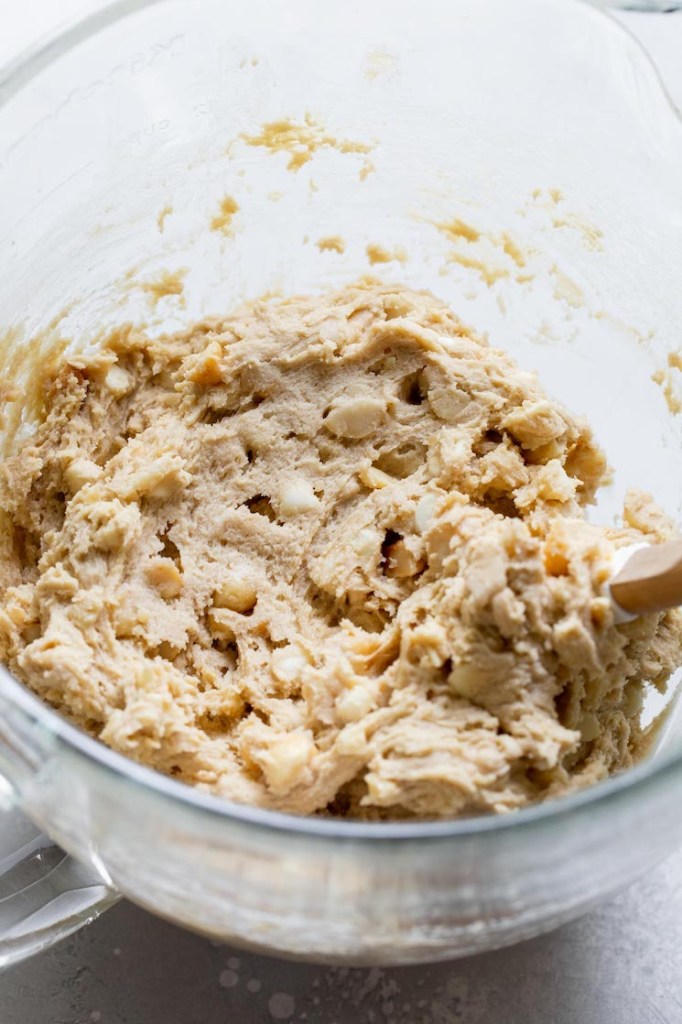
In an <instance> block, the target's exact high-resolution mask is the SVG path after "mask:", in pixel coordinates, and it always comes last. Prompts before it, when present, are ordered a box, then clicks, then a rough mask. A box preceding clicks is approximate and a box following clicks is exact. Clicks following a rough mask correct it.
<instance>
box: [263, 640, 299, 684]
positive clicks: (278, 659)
mask: <svg viewBox="0 0 682 1024" xmlns="http://www.w3.org/2000/svg"><path fill="white" fill-rule="evenodd" d="M307 665H308V659H307V658H306V656H305V654H304V653H303V651H302V650H301V648H300V647H298V646H297V645H296V644H289V645H288V646H287V647H279V648H277V650H275V651H273V653H272V658H271V660H270V666H271V668H272V674H273V675H274V677H275V679H279V681H280V682H281V683H295V682H297V681H298V680H299V679H300V678H301V673H302V672H303V670H304V669H305V668H306V667H307Z"/></svg>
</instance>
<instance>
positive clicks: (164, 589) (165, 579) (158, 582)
mask: <svg viewBox="0 0 682 1024" xmlns="http://www.w3.org/2000/svg"><path fill="white" fill-rule="evenodd" d="M145 576H146V578H147V582H148V583H149V584H150V586H152V587H154V588H155V589H156V590H158V592H159V594H160V595H161V597H162V598H163V599H164V600H166V601H170V600H172V599H173V598H174V597H179V595H180V593H181V592H182V573H181V572H180V570H179V569H178V567H177V565H176V564H175V562H173V561H172V560H171V559H170V558H156V559H154V561H153V562H151V563H150V564H149V565H148V566H147V568H146V570H145Z"/></svg>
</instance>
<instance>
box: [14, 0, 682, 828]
mask: <svg viewBox="0 0 682 1024" xmlns="http://www.w3.org/2000/svg"><path fill="white" fill-rule="evenodd" d="M167 2H169V0H110V2H109V3H106V4H105V5H104V6H103V7H99V8H97V9H95V10H92V11H90V12H87V13H85V14H84V15H82V14H81V15H77V16H76V17H74V18H73V19H71V20H69V21H66V22H65V23H62V24H61V25H58V26H57V27H56V28H55V29H53V30H52V31H50V32H48V33H47V34H45V35H44V36H43V37H42V38H40V39H39V40H38V41H37V42H36V43H34V44H32V45H30V46H29V47H27V48H25V49H24V50H23V51H21V52H20V53H19V54H18V55H17V56H15V57H13V58H11V59H10V60H9V61H7V62H6V63H5V64H3V65H1V66H0V113H1V112H2V109H3V107H4V106H6V105H7V104H8V103H9V102H10V101H11V100H12V98H13V97H15V96H16V95H19V94H20V93H21V90H22V89H23V88H24V87H25V86H26V85H28V84H29V83H30V82H31V81H32V80H33V79H34V78H36V77H37V76H38V75H39V74H40V73H41V72H42V71H44V70H46V69H48V68H49V67H50V66H51V65H52V64H54V63H56V62H57V61H58V60H59V59H61V58H62V57H63V56H65V55H67V54H68V53H69V52H70V51H71V50H74V49H76V48H77V47H78V46H79V44H81V43H82V42H85V41H87V40H88V39H90V38H92V37H93V36H95V35H97V34H98V33H100V32H101V31H103V30H105V29H106V28H108V27H110V26H112V25H115V24H117V23H119V22H121V21H123V20H124V19H125V18H126V17H128V16H130V15H134V14H137V13H139V12H141V11H143V10H145V9H147V8H152V7H155V6H159V5H161V4H163V3H167ZM527 2H529V3H531V4H535V3H537V2H538V0H527ZM542 3H543V7H544V12H545V13H546V10H547V8H549V7H554V8H556V9H557V10H559V9H564V10H566V9H568V8H569V7H570V8H572V9H573V10H575V11H576V12H581V16H584V17H590V18H592V19H593V20H594V21H596V22H597V23H598V24H599V25H600V26H601V28H602V30H604V31H610V32H613V33H615V34H617V35H618V36H620V38H621V39H623V40H624V39H627V40H628V43H629V45H630V46H631V47H633V48H634V50H635V51H636V52H637V54H638V59H639V60H640V61H641V62H642V66H644V67H646V69H647V73H648V74H649V75H653V76H654V79H655V80H657V84H658V87H659V89H660V95H661V99H662V100H664V101H665V103H666V105H667V106H668V108H669V114H670V116H672V117H673V118H674V119H675V121H676V122H677V123H678V127H680V128H682V112H679V111H678V110H677V108H676V106H675V104H674V102H673V100H672V98H671V96H670V94H669V92H668V90H667V88H666V86H665V83H664V82H663V79H662V77H661V74H660V72H659V70H658V68H657V66H656V65H655V63H654V61H653V59H652V58H651V57H650V56H649V54H648V53H647V51H646V49H645V48H644V47H643V46H642V44H641V43H640V42H639V40H637V39H636V37H635V36H634V35H633V34H632V32H631V31H630V30H629V29H628V28H627V27H626V26H625V25H623V24H622V23H621V22H619V21H617V20H616V18H615V17H614V16H613V15H612V14H610V13H609V12H607V11H605V10H603V9H601V8H597V7H595V6H594V5H593V3H592V2H591V0H542ZM0 698H2V699H5V700H7V701H8V702H9V703H10V704H11V705H13V706H15V707H17V708H18V709H19V710H20V711H21V712H23V713H24V714H25V715H26V716H27V717H28V718H29V719H30V724H31V726H32V727H34V728H37V729H38V730H40V731H41V732H42V733H43V734H44V735H47V736H48V737H49V738H50V740H51V741H56V742H57V743H59V744H63V745H64V746H65V747H66V748H67V749H68V750H69V751H70V752H73V753H75V754H76V755H77V756H79V757H81V758H84V759H85V760H87V761H89V762H93V761H94V762H96V763H97V765H98V766H99V767H100V768H102V769H104V770H105V772H107V773H108V774H111V775H113V776H115V778H116V781H117V782H123V783H127V782H128V783H133V784H135V785H138V786H140V787H142V788H143V789H144V790H145V791H152V792H155V793H157V794H158V795H159V796H160V797H162V798H165V799H167V800H169V801H171V802H174V803H177V802H180V803H181V804H183V805H184V808H185V809H187V810H188V811H190V812H191V811H194V812H197V813H199V814H201V815H204V816H205V815H209V816H210V817H212V818H214V819H222V820H227V821H230V822H232V823H234V824H242V825H245V826H253V827H258V828H260V829H262V830H267V831H276V832H279V833H287V834H291V835H299V836H305V837H309V838H315V839H318V840H334V841H336V842H338V841H339V840H355V841H358V840H372V841H376V840H391V841H393V842H395V841H414V840H424V839H427V838H432V839H441V840H449V839H457V838H459V837H464V836H475V835H482V834H485V833H495V834H497V833H502V832H505V833H506V832H508V831H510V830H514V831H515V832H518V831H520V830H521V829H524V828H528V827H532V826H539V825H546V824H548V823H553V822H555V821H558V820H559V819H561V820H566V819H567V818H569V817H571V816H573V817H577V816H581V817H582V815H583V814H584V813H590V812H591V811H592V809H593V808H595V809H596V808H597V807H603V805H604V804H612V803H614V802H615V801H617V800H620V799H622V798H624V797H625V796H629V794H632V795H633V798H634V797H635V795H640V796H641V795H642V794H643V793H644V792H645V791H646V790H648V789H649V788H650V787H651V786H653V785H654V784H658V782H659V781H662V780H663V779H664V778H668V777H669V778H673V777H676V778H677V780H678V781H682V750H680V751H672V752H670V753H668V754H665V755H662V756H661V757H660V758H658V759H657V760H656V761H645V762H642V763H641V764H639V765H636V766H635V767H633V768H631V769H629V770H628V771H626V772H624V773H622V774H620V775H616V776H612V777H611V778H608V779H605V780H603V781H602V782H599V783H597V784H595V785H593V786H591V787H589V788H586V789H584V790H579V791H576V792H575V793H572V794H570V795H568V796H564V797H561V798H557V799H552V800H548V801H545V802H543V803H540V804H533V805H530V806H528V807H524V808H521V809H520V810H518V811H514V812H512V813H509V814H505V815H493V814H489V815H483V816H480V817H468V818H454V819H439V820H428V821H407V822H395V821H394V822H391V821H387V822H364V821H358V820H346V819H331V818H330V819H325V818H316V817H302V816H296V815H292V814H288V813H285V812H282V811H275V810H267V809H264V808H259V807H256V806H252V805H246V804H239V803H236V802H234V801H232V800H230V799H228V798H226V797H222V796H218V795H215V794H212V793H209V792H204V791H201V790H199V789H197V788H196V787H193V786H191V785H189V784H186V783H182V782H179V781H178V780H177V779H174V778H172V777H170V776H166V775H163V774H162V773H160V772H157V771H155V770H153V769H151V768H148V767H146V766H145V765H142V764H139V763H137V762H135V761H133V760H132V759H131V758H128V757H126V756H124V755H123V754H120V753H118V752H117V751H115V750H112V749H110V748H109V747H107V746H105V745H104V744H103V743H101V742H100V741H99V740H97V739H95V738H94V737H92V736H90V735H88V734H87V733H85V732H84V731H82V730H81V729H79V728H78V727H77V726H75V725H73V724H72V723H71V722H69V721H68V720H67V719H66V718H63V717H62V716H61V715H59V714H58V713H57V712H56V711H55V710H54V709H53V708H51V707H50V706H49V705H47V704H46V703H44V702H43V701H42V700H41V699H40V698H39V697H38V696H37V695H36V694H34V693H32V692H31V691H30V690H28V689H27V688H26V687H25V686H24V685H23V684H22V683H20V682H19V681H18V680H17V679H15V678H14V677H13V676H12V675H11V674H10V672H9V671H8V670H7V669H6V668H4V667H3V666H2V665H0ZM675 700H676V699H675Z"/></svg>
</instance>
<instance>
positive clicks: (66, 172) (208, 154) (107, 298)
mask: <svg viewBox="0 0 682 1024" xmlns="http://www.w3.org/2000/svg"><path fill="white" fill-rule="evenodd" d="M0 104H1V106H0V239H1V241H0V272H1V277H0V280H2V292H1V294H0V323H2V325H3V326H4V328H5V333H4V335H3V344H2V346H0V354H1V358H2V363H3V369H4V372H5V375H7V376H9V377H10V378H11V379H13V380H16V381H18V382H19V383H23V384H24V385H25V387H26V395H27V398H26V401H25V402H24V403H23V404H17V403H14V404H13V405H12V404H5V406H4V408H3V420H2V423H3V436H2V439H3V443H4V447H5V448H6V449H8V448H9V449H11V447H12V446H13V445H14V444H16V441H17V439H18V438H20V437H21V436H24V435H25V434H26V433H27V432H28V431H29V430H30V429H31V419H32V416H34V415H35V409H36V407H37V405H38V404H39V395H37V394H36V388H35V386H34V387H33V390H32V389H31V385H32V381H33V383H34V385H35V380H36V376H35V371H36V365H37V363H38V362H40V361H43V360H46V359H49V357H50V353H51V352H52V351H53V350H54V346H55V345H64V344H67V345H68V346H69V348H70V349H72V350H78V349H80V348H83V347H84V346H88V345H91V344H96V343H97V337H98V336H100V337H101V334H102V332H104V331H106V330H107V329H108V328H110V327H111V326H114V325H117V324H120V323H121V322H122V321H125V320H132V321H134V322H138V323H139V322H144V323H146V324H147V325H148V329H149V330H150V331H152V332H157V333H158V332H162V331H166V330H171V329H174V328H178V327H181V326H182V325H184V324H187V323H188V322H190V321H192V320H195V319H197V318H199V317H201V316H204V315H207V314H210V313H217V314H221V313H225V312H226V311H229V310H230V308H231V307H232V306H233V305H234V304H235V303H236V302H237V301H238V300H240V299H242V298H244V297H253V296H257V295H261V294H262V293H264V292H267V291H273V290H281V291H282V292H284V293H291V292H295V291H297V292H300V291H309V290H315V289H320V288H322V287H326V286H330V285H333V284H340V283H342V282H346V281H348V280H351V279H354V278H356V277H357V276H358V275H360V274H364V273H367V272H368V271H369V270H371V271H372V273H374V274H375V275H376V276H379V277H381V278H383V279H390V280H394V281H395V280H398V281H402V282H405V283H406V284H408V285H410V286H412V287H417V288H421V287H426V288H430V289H431V290H432V291H434V292H435V293H436V294H437V295H439V296H440V297H442V298H443V299H445V300H446V301H448V302H449V303H451V304H452V306H454V308H455V309H456V310H457V311H458V312H459V313H460V314H461V315H462V317H463V318H464V319H465V320H467V321H469V322H471V323H472V324H474V325H476V326H477V327H478V328H480V329H482V330H485V331H487V332H488V333H489V335H490V338H491V340H492V341H493V342H494V343H495V344H499V345H500V346H502V347H504V348H506V349H508V350H509V351H510V352H511V353H512V354H513V356H515V357H516V358H517V359H518V361H519V362H520V363H521V364H522V365H523V366H524V367H527V368H533V369H536V370H538V372H539V373H540V376H541V379H542V380H543V381H544V382H545V384H546V386H547V387H548V388H549V390H550V391H551V392H552V393H554V394H555V395H556V396H557V397H558V398H560V399H562V400H563V401H565V402H566V403H567V404H568V405H569V406H570V408H571V409H572V410H574V411H576V412H584V413H585V414H587V415H588V417H589V418H590V420H591V421H592V423H593V425H594V427H595V428H596V431H597V435H598V437H599V438H600V440H601V441H602V443H603V444H604V445H605V447H606V449H607V451H608V454H609V457H610V459H611V461H612V464H613V466H614V483H613V485H612V486H611V487H610V488H609V489H608V490H607V491H606V492H605V493H604V494H603V496H602V498H601V499H600V502H599V505H598V506H597V507H596V509H595V510H594V513H593V515H594V517H595V519H597V520H600V519H601V520H602V521H607V520H610V519H612V517H613V516H614V515H615V514H616V513H617V512H618V509H619V507H620V505H621V502H622V496H623V492H624V490H625V488H626V487H627V486H629V485H639V486H642V487H644V488H647V489H650V490H651V491H652V492H654V493H655V494H656V496H657V498H658V499H659V500H660V501H661V502H662V503H663V504H664V505H665V506H666V507H667V509H668V511H669V512H670V513H671V514H672V515H673V516H675V517H676V518H677V519H680V518H681V505H682V488H681V487H680V480H681V479H682V436H681V427H680V419H679V417H678V416H677V414H676V410H677V409H678V408H679V407H680V406H679V405H678V395H679V394H682V391H681V388H680V385H681V384H682V374H681V373H680V371H679V370H677V369H676V367H675V365H672V364H674V363H675V360H674V359H673V360H672V364H670V363H669V356H670V353H673V352H674V351H675V350H676V346H677V345H678V344H679V343H680V340H681V339H682V303H680V298H679V275H680V269H681V268H682V177H681V176H680V170H679V169H680V166H682V127H681V125H680V123H679V121H678V119H677V117H676V115H675V113H674V111H673V109H672V106H671V104H670V102H669V101H668V99H667V97H666V95H665V93H664V90H663V87H662V85H661V83H660V81H659V79H658V76H657V74H656V72H655V70H654V68H653V67H652V65H651V64H650V62H649V61H648V59H647V58H646V56H645V54H644V53H643V52H642V51H641V49H640V48H639V47H638V46H637V45H636V43H635V42H634V41H633V40H632V39H631V38H630V37H629V36H628V34H627V33H626V32H624V31H623V30H622V29H621V28H619V27H618V26H617V25H616V24H615V23H614V22H612V21H611V20H609V18H608V17H607V16H606V15H604V14H602V13H600V12H598V11H597V10H595V9H594V8H592V7H589V6H586V5H583V4H582V3H578V2H574V0H515V2H514V3H509V2H508V0H422V2H421V3H419V4H413V3H410V2H408V0H372V2H371V3H368V2H367V0H347V2H345V3H343V4H321V3H319V0H251V2H250V3H249V4H239V5H237V4H233V3H229V2H225V0H159V2H144V0H119V2H117V3H113V4H111V5H110V6H108V7H106V8H104V9H102V10H100V11H98V12H97V13H95V14H93V15H91V16H90V17H88V18H87V19H86V20H85V21H83V22H81V23H79V24H77V25H75V26H73V27H71V28H70V29H68V30H66V31H64V32H63V33H62V34H61V35H59V36H58V37H56V38H53V39H51V40H48V41H47V42H45V43H44V44H42V45H40V46H38V47H37V48H36V49H35V50H34V51H33V52H31V53H30V54H29V55H27V56H25V57H24V58H22V59H21V60H19V61H17V62H16V63H15V64H14V65H13V66H11V67H9V68H7V69H6V70H5V71H4V73H2V74H1V75H0ZM278 122H279V124H277V123H278ZM273 123H275V127H273V126H272V125H273ZM267 124H270V128H269V129H265V130H264V129H263V127H262V126H263V125H267ZM228 196H229V197H231V198H232V199H234V200H235V203H236V205H237V207H238V209H237V210H236V211H234V212H232V213H230V209H231V206H230V204H229V203H228V205H227V207H225V206H222V207H221V204H222V203H223V200H224V199H225V197H228ZM221 209H222V210H223V213H225V211H227V216H225V217H223V218H222V221H221V217H220V216H219V214H220V210H221ZM462 225H464V226H462ZM330 236H331V237H333V236H341V237H342V238H343V240H344V242H345V248H344V247H343V246H337V247H336V249H341V248H343V250H344V251H342V252H339V251H335V249H334V247H332V248H331V249H329V248H328V247H327V248H325V246H324V245H322V246H318V245H317V244H316V243H318V242H319V241H320V239H323V238H325V237H330ZM368 247H369V248H368ZM370 257H371V259H370ZM377 260H378V262H377ZM372 261H374V262H372ZM382 261H383V262H382ZM179 270H184V271H185V275H184V278H183V279H182V280H183V282H184V289H183V291H182V292H181V293H180V294H178V293H175V294H173V289H172V288H171V289H165V291H166V292H168V291H170V292H171V293H170V294H162V293H163V292H164V288H163V287H161V288H156V291H155V290H154V287H151V286H152V285H154V282H156V283H157V284H158V283H159V282H163V280H164V278H163V276H162V275H163V273H164V272H170V273H171V274H172V273H175V272H176V271H179ZM165 280H166V282H167V281H168V278H166V279H165ZM32 375H33V376H32ZM652 375H656V378H657V379H656V380H655V381H654V380H652ZM656 710H660V702H659V703H658V704H655V705H654V704H652V705H651V707H649V708H648V709H647V712H648V714H653V713H654V712H655V711H656ZM0 769H1V770H2V773H3V774H4V776H5V779H6V782H5V784H4V786H3V788H2V791H1V793H2V796H3V798H4V805H5V810H4V811H3V812H2V813H3V814H4V817H3V818H2V824H1V830H0V963H9V962H11V961H13V960H16V959H18V958H20V957H21V956H23V955H26V954H27V953H28V952H31V951H35V950H37V949H40V948H43V947H44V946H45V945H47V944H49V943H50V942H51V941H53V940H54V939H55V938H56V937H59V936H61V935H64V934H66V933H68V932H69V931H70V930H73V928H75V927H77V926H78V925H79V924H81V923H83V922H84V921H86V920H88V919H90V918H92V917H93V916H95V915H96V914H97V913H98V912H99V911H101V910H102V909H103V908H104V907H106V906H107V905H109V904H110V903H111V902H112V901H113V900H115V899H116V898H117V895H118V894H120V893H122V894H124V895H126V896H128V897H129V898H130V899H132V900H135V901H136V902H137V903H139V904H141V905H143V906H145V907H147V908H149V909H150V910H153V911H154V912H155V913H157V914H160V915H163V916H164V917H167V918H169V919H171V920H173V921H176V922H178V923H180V924H183V925H186V926H187V927H189V928H193V929H196V930H199V931H201V932H204V933H205V934H207V935H210V936H212V937H214V938H216V939H222V940H226V941H229V942H235V943H242V944H245V945H248V946H251V947H254V948H258V949H261V950H266V951H274V952H277V953H281V954H285V955H290V956H298V957H307V958H311V959H320V960H327V961H338V962H342V961H346V962H353V963H364V964H367V963H410V962H416V961H420V960H421V961H425V960H432V959H437V958H444V957H451V956H457V955H463V954H467V953H472V952H474V951H477V950H483V949H488V948H491V947H493V946H497V945H502V944H504V943H509V942H512V941H514V940H517V939H520V938H523V937H526V936H530V935H533V934H535V933H537V932H539V931H541V930H543V929H547V928H550V927H554V926H556V925H558V924H560V923H561V922H563V921H566V920H568V919H569V918H571V917H573V916H575V915H577V914H578V913H580V912H581V911H583V910H585V909H586V908H587V907H589V906H591V905H592V904H593V903H595V901H597V900H599V899H602V898H603V897H604V896H606V895H608V894H609V893H612V892H614V891H615V890H617V889H618V888H620V887H622V886H623V885H625V884H626V883H628V882H629V881H631V880H632V879H633V878H634V877H635V876H636V875H638V874H640V873H641V872H643V871H645V870H646V869H647V868H649V867H650V866H651V865H653V864H654V863H655V862H656V861H657V860H659V859H660V858H661V857H663V856H664V854H665V853H666V852H667V851H668V850H670V849H671V848H672V847H673V846H674V845H675V844H676V843H678V842H679V841H680V840H682V815H680V813H679V800H680V795H681V794H682V725H681V723H680V719H679V716H678V717H675V715H674V714H672V713H671V714H670V715H669V716H668V719H667V724H666V728H665V729H664V730H663V731H662V732H661V734H660V737H659V741H658V744H657V747H656V750H655V751H654V753H653V755H652V757H651V758H650V760H649V761H648V762H647V763H646V764H643V765H641V766H639V767H638V768H636V769H635V770H633V771H631V772H630V773H628V774H627V775H624V776H622V777H619V778H614V779H612V780H610V781H608V782H605V783H603V784H601V785H599V786H597V787H595V788H594V789H592V790H590V791H589V792H583V793H580V794H577V795H575V796H572V797H570V798H568V799H565V800H563V801H560V802H553V803H546V804H545V805H543V806H538V807H534V808H531V809H527V810H523V811H521V812H519V813H516V814H513V815H509V816H506V817H501V818H479V819H475V820H461V821H453V822H439V823H422V824H414V823H412V824H409V823H396V824H363V823H353V822H350V821H348V822H344V821H331V820H318V819H314V820H308V819H296V818H292V817H288V816H286V815H283V814H276V813H266V812H263V811H260V810H256V809H253V808H249V807H240V806H236V805H233V804H230V803H229V802H227V801H224V800H218V799H216V798H212V797H211V796H207V795H204V794H202V793H199V792H195V791H193V790H191V789H190V788H188V787H185V786H183V785H181V784H179V783H178V782H176V781H174V780H173V779H170V778H165V777H161V776H159V775H156V774H154V773H153V772H151V771H149V770H147V769H145V768H143V767H139V766H137V765H135V764H133V763H131V762H128V761H127V760H125V759H124V758H122V757H120V756H118V755H117V754H115V753H112V752H111V751H109V750H108V749H106V748H105V747H103V746H102V745H100V744H99V743H97V742H96V741H95V740H93V739H91V738H90V737H88V736H86V735H83V734H82V733H80V732H79V731H78V730H76V729H75V728H73V727H72V726H71V725H69V724H68V723H67V722H65V721H63V720H61V719H60V718H59V717H58V716H57V715H56V714H55V713H54V712H53V711H51V710H50V709H49V708H48V707H46V706H44V705H42V704H41V703H40V702H39V701H38V700H37V699H36V698H35V697H33V696H32V695H31V694H29V693H28V692H27V691H26V690H24V689H23V688H22V687H21V686H20V685H19V684H18V683H17V682H16V681H14V680H13V679H11V678H10V677H9V675H8V674H7V673H4V672H2V673H0ZM22 812H23V813H22ZM24 814H25V815H26V816H27V817H24V816H23V815H24ZM29 819H30V821H29ZM47 837H50V838H49V839H48V838H47ZM53 843H55V844H58V846H55V845H53ZM63 851H66V852H63Z"/></svg>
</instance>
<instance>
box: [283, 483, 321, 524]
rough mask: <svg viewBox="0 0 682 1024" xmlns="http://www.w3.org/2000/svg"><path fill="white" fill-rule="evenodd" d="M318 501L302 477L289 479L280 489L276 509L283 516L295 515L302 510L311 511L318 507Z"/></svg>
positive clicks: (309, 485)
mask: <svg viewBox="0 0 682 1024" xmlns="http://www.w3.org/2000/svg"><path fill="white" fill-rule="evenodd" d="M319 504H320V501H319V498H318V497H317V495H316V494H315V492H314V491H313V488H312V484H310V483H309V482H308V481H307V480H306V479H304V478H303V477H298V478H297V479H295V480H291V481H289V483H287V484H286V485H285V487H284V488H283V489H282V493H281V494H280V498H279V502H278V511H279V513H280V515H283V516H297V515H300V514H301V513H302V512H312V511H313V509H316V508H318V507H319Z"/></svg>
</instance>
